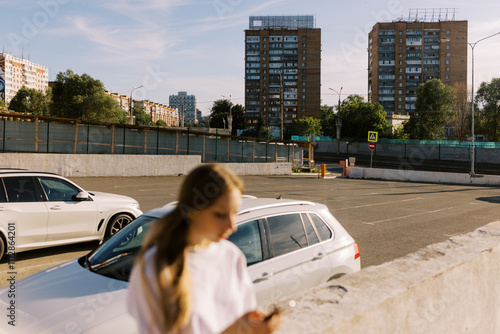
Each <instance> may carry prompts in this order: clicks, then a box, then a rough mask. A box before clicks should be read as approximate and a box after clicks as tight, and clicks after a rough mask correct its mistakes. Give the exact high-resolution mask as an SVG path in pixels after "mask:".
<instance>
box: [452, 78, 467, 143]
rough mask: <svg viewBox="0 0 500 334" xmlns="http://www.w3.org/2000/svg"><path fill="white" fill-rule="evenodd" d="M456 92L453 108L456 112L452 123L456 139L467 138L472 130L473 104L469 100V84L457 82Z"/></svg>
mask: <svg viewBox="0 0 500 334" xmlns="http://www.w3.org/2000/svg"><path fill="white" fill-rule="evenodd" d="M453 89H454V90H455V94H456V104H455V107H454V108H453V113H454V114H455V116H454V119H453V121H452V123H451V125H452V127H453V130H454V138H455V139H456V140H462V141H464V140H467V138H468V136H469V135H470V130H471V127H470V125H471V110H470V108H471V104H470V102H469V101H468V100H467V84H466V83H465V82H464V83H457V84H455V85H454V86H453Z"/></svg>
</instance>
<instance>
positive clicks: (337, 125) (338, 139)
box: [329, 87, 344, 154]
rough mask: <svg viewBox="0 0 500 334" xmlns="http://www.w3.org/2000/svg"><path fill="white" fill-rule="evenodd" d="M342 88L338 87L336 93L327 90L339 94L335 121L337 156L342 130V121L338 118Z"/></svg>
mask: <svg viewBox="0 0 500 334" xmlns="http://www.w3.org/2000/svg"><path fill="white" fill-rule="evenodd" d="M342 88H344V87H340V91H338V92H337V91H336V90H335V89H333V88H329V89H330V90H332V91H334V92H335V93H337V94H339V104H338V107H337V119H336V120H335V127H336V129H337V154H340V129H341V128H342V119H341V118H340V93H342Z"/></svg>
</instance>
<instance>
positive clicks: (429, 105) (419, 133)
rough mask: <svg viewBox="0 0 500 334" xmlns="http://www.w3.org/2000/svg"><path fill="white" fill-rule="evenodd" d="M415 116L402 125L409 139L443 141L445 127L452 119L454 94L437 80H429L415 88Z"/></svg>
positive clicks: (454, 102)
mask: <svg viewBox="0 0 500 334" xmlns="http://www.w3.org/2000/svg"><path fill="white" fill-rule="evenodd" d="M416 95H417V103H416V105H415V107H416V109H415V111H416V113H417V115H414V116H411V117H410V119H409V120H408V121H407V122H405V124H404V131H405V132H406V133H407V134H408V135H409V137H410V138H411V139H430V140H439V139H445V138H446V137H445V125H447V124H450V123H451V122H452V121H453V119H454V113H453V112H452V110H453V108H454V107H455V104H456V92H455V90H454V89H453V88H452V87H448V86H445V85H444V84H443V83H442V82H441V81H440V80H439V79H432V80H429V81H427V82H425V83H423V84H421V85H420V86H418V88H417V94H416Z"/></svg>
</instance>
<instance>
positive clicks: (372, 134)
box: [368, 131, 378, 143]
mask: <svg viewBox="0 0 500 334" xmlns="http://www.w3.org/2000/svg"><path fill="white" fill-rule="evenodd" d="M368 141H370V142H374V143H376V142H377V141H378V132H377V131H368Z"/></svg>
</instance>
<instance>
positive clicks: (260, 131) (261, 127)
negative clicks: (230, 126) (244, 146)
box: [241, 114, 290, 140]
mask: <svg viewBox="0 0 500 334" xmlns="http://www.w3.org/2000/svg"><path fill="white" fill-rule="evenodd" d="M287 130H289V129H287V128H285V131H283V132H284V133H283V136H287V137H288V138H289V137H290V134H287V135H285V132H287ZM241 135H242V136H243V137H251V138H260V139H267V140H272V139H274V138H275V137H274V135H273V134H272V132H271V130H269V128H268V127H267V126H265V123H264V117H263V116H262V114H259V119H258V120H257V126H255V127H252V128H249V129H246V130H245V131H243V133H242V134H241Z"/></svg>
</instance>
